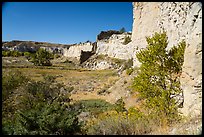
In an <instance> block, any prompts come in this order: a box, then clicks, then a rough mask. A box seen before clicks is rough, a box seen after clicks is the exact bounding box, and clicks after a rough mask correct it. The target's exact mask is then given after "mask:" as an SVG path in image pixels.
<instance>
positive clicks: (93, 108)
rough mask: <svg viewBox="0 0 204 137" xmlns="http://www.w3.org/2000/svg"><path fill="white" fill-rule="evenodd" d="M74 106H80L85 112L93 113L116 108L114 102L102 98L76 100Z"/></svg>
mask: <svg viewBox="0 0 204 137" xmlns="http://www.w3.org/2000/svg"><path fill="white" fill-rule="evenodd" d="M74 106H75V107H79V108H80V109H81V111H83V112H90V113H91V114H93V115H97V114H99V113H102V112H105V111H108V110H113V109H115V105H114V104H111V103H109V102H106V101H105V100H102V99H89V100H80V101H78V102H76V103H75V104H74Z"/></svg>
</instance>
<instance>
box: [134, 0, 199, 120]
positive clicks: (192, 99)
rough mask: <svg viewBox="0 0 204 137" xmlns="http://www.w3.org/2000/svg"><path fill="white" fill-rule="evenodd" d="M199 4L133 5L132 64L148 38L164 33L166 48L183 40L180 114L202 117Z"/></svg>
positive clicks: (151, 3) (157, 3)
mask: <svg viewBox="0 0 204 137" xmlns="http://www.w3.org/2000/svg"><path fill="white" fill-rule="evenodd" d="M201 22H202V4H201V3H199V2H133V29H132V42H131V43H130V44H132V45H133V47H132V49H133V55H132V56H133V61H134V66H139V65H140V63H139V61H138V60H137V58H136V57H135V54H136V52H137V51H139V50H140V49H142V48H145V47H146V45H147V43H146V38H145V37H147V36H151V35H152V34H154V33H155V32H159V31H162V30H163V29H164V30H165V31H166V32H167V36H168V42H169V44H168V47H167V49H170V48H171V47H172V46H173V45H177V44H178V42H180V41H181V40H183V39H184V40H185V41H186V43H187V47H186V50H185V54H184V64H183V69H182V75H181V78H180V82H181V88H182V89H183V92H184V93H183V94H184V105H183V108H182V109H181V112H183V114H185V115H191V116H193V115H201V111H202V108H201V107H202V66H201V65H202V47H201V45H202V39H201V38H202V32H201V31H202V23H201Z"/></svg>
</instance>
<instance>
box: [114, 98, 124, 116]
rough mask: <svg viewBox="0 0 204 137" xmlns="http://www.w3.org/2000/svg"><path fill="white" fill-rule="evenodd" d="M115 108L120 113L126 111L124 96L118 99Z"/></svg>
mask: <svg viewBox="0 0 204 137" xmlns="http://www.w3.org/2000/svg"><path fill="white" fill-rule="evenodd" d="M115 110H116V111H117V112H118V113H119V112H124V111H126V109H125V102H124V101H123V98H122V97H121V98H120V99H118V100H117V101H116V103H115Z"/></svg>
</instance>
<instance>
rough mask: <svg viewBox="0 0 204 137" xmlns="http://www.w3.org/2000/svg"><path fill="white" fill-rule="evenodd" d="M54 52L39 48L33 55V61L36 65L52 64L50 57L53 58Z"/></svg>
mask: <svg viewBox="0 0 204 137" xmlns="http://www.w3.org/2000/svg"><path fill="white" fill-rule="evenodd" d="M52 58H53V57H52V54H51V53H50V52H48V51H46V50H45V49H42V48H39V50H38V51H37V52H36V54H35V55H33V57H32V59H31V60H30V61H31V62H33V63H34V65H36V66H51V65H52V63H51V62H50V59H52Z"/></svg>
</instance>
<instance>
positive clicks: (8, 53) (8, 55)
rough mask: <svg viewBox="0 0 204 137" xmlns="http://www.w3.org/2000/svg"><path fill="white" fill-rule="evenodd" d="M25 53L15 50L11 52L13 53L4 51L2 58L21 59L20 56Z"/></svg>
mask: <svg viewBox="0 0 204 137" xmlns="http://www.w3.org/2000/svg"><path fill="white" fill-rule="evenodd" d="M23 55H24V54H23V52H19V51H15V50H11V51H2V56H3V57H10V56H11V57H19V56H23Z"/></svg>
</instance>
